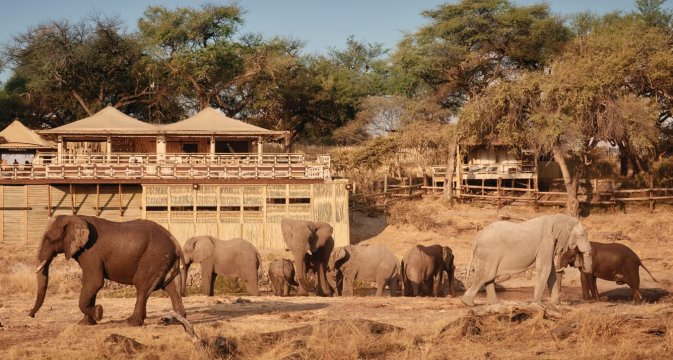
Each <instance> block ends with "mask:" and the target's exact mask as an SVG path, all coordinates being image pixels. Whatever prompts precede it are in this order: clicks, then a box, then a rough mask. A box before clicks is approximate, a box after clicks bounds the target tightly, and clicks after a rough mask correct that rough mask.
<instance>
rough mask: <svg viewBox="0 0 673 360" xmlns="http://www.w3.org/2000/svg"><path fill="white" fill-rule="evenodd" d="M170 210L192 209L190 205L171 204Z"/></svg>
mask: <svg viewBox="0 0 673 360" xmlns="http://www.w3.org/2000/svg"><path fill="white" fill-rule="evenodd" d="M171 211H194V208H193V207H191V206H171Z"/></svg>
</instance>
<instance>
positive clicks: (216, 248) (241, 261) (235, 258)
mask: <svg viewBox="0 0 673 360" xmlns="http://www.w3.org/2000/svg"><path fill="white" fill-rule="evenodd" d="M182 252H183V253H184V258H185V271H184V272H185V274H187V272H188V271H189V267H190V265H191V264H192V262H195V263H200V264H201V283H202V284H203V290H204V292H205V294H206V295H208V296H213V290H214V287H215V279H216V278H217V275H220V276H224V277H235V278H239V279H241V280H243V281H244V282H245V288H246V290H247V291H248V293H249V294H250V295H253V296H259V287H258V285H257V280H258V277H257V273H258V271H259V268H260V266H262V258H261V257H260V256H259V252H258V251H257V249H256V248H255V246H254V245H252V243H251V242H249V241H248V240H245V239H231V240H219V239H216V238H214V237H212V236H206V235H204V236H194V237H192V238H189V239H188V240H187V241H186V242H185V244H184V245H183V246H182ZM186 288H187V276H185V277H184V278H183V286H182V289H183V290H185V289H186ZM183 296H184V293H183Z"/></svg>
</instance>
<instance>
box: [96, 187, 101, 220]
mask: <svg viewBox="0 0 673 360" xmlns="http://www.w3.org/2000/svg"><path fill="white" fill-rule="evenodd" d="M96 216H100V184H96Z"/></svg>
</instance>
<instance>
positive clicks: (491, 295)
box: [486, 281, 498, 305]
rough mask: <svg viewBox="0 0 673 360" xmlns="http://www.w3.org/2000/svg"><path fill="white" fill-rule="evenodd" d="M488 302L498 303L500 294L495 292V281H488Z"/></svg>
mask: <svg viewBox="0 0 673 360" xmlns="http://www.w3.org/2000/svg"><path fill="white" fill-rule="evenodd" d="M486 302H487V303H489V304H491V305H492V304H497V303H498V296H497V295H496V294H495V281H489V282H487V283H486Z"/></svg>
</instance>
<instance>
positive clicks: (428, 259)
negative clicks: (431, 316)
mask: <svg viewBox="0 0 673 360" xmlns="http://www.w3.org/2000/svg"><path fill="white" fill-rule="evenodd" d="M455 270H456V267H455V265H454V256H453V251H451V248H450V247H448V246H440V245H431V246H423V245H416V246H414V247H412V248H411V249H409V251H408V252H407V253H406V255H404V258H402V262H401V264H400V277H401V278H402V282H403V284H404V296H418V295H421V294H423V295H429V294H432V295H433V296H435V297H437V296H440V295H441V289H442V285H443V284H444V274H446V278H447V281H448V283H449V292H450V294H451V296H455V295H456V290H455V286H454V280H455V276H454V273H455Z"/></svg>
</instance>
